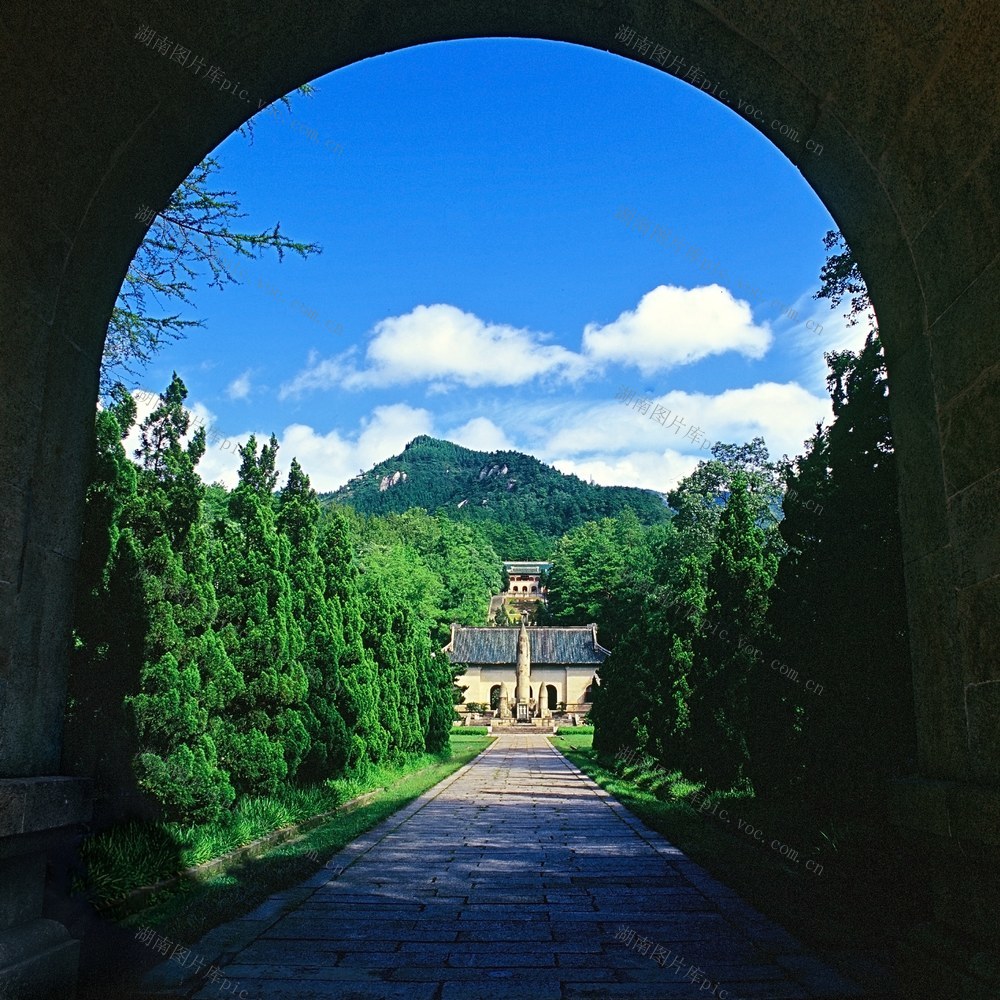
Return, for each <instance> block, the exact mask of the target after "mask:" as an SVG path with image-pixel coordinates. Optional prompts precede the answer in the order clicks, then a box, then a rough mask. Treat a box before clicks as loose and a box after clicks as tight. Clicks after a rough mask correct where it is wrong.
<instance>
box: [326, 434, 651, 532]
mask: <svg viewBox="0 0 1000 1000" xmlns="http://www.w3.org/2000/svg"><path fill="white" fill-rule="evenodd" d="M323 498H324V499H326V500H329V501H332V502H335V503H342V504H347V505H349V506H351V507H354V508H355V509H356V510H358V511H361V512H362V513H365V514H388V513H393V512H395V513H402V512H403V511H405V510H409V509H410V508H411V507H423V508H424V509H425V510H428V511H431V512H436V511H439V512H441V513H442V514H445V515H447V516H448V517H451V518H453V519H455V520H472V521H487V520H489V521H495V522H499V523H501V524H512V525H513V524H523V525H525V526H527V527H530V528H532V529H533V530H534V531H536V532H538V533H539V534H540V535H543V536H548V537H550V538H551V537H555V536H558V535H561V534H563V533H564V532H565V531H568V530H569V529H570V528H573V527H576V526H577V525H579V524H583V523H584V522H585V521H595V520H598V519H600V518H602V517H614V516H616V515H617V514H620V513H621V512H622V511H623V510H624V509H625V508H631V509H632V510H633V511H634V512H635V514H636V516H637V517H638V518H639V520H640V521H641V522H642V523H643V524H654V523H657V522H659V521H665V520H667V519H668V518H669V516H670V512H669V510H668V509H667V506H666V502H665V499H664V497H663V495H662V494H660V493H656V492H654V491H653V490H642V489H637V488H635V487H631V486H596V485H592V484H591V483H586V482H584V481H583V480H582V479H580V478H579V477H578V476H573V475H566V474H565V473H562V472H560V471H559V470H558V469H554V468H553V467H552V466H550V465H546V464H545V463H544V462H540V461H539V460H538V459H537V458H534V457H532V456H531V455H525V454H524V453H523V452H520V451H491V452H485V451H473V450H472V449H471V448H463V447H462V446H461V445H457V444H453V443H452V442H450V441H442V440H439V439H438V438H432V437H429V436H428V435H426V434H422V435H420V436H419V437H415V438H414V439H413V440H412V441H411V442H410V443H409V444H408V445H407V446H406V447H405V448H404V449H403V451H402V454H399V455H395V456H393V457H392V458H388V459H386V460H385V461H383V462H379V463H378V464H377V465H375V466H373V467H372V469H371V470H369V471H368V472H363V473H361V474H359V475H357V476H355V477H354V478H353V479H352V480H351V481H350V482H349V483H347V484H346V485H345V486H342V487H341V488H340V489H339V490H337V491H336V492H334V493H327V494H323Z"/></svg>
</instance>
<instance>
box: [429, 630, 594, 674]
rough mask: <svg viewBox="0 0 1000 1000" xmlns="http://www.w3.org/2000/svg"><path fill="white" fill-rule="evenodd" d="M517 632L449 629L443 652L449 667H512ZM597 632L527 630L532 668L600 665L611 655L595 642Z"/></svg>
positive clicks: (514, 660) (515, 658) (515, 653)
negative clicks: (465, 665) (449, 636)
mask: <svg viewBox="0 0 1000 1000" xmlns="http://www.w3.org/2000/svg"><path fill="white" fill-rule="evenodd" d="M518 631H519V630H518V629H516V628H466V627H464V626H461V625H455V626H453V627H452V641H451V642H450V643H448V645H447V646H445V647H444V652H446V653H447V654H448V658H449V659H450V660H451V662H452V663H515V662H516V661H517V633H518ZM595 633H596V628H595V627H594V626H590V625H587V626H583V627H581V628H542V627H539V628H529V629H528V638H529V640H530V642H531V664H532V666H534V665H536V664H538V665H539V666H541V665H543V664H546V663H594V664H597V663H603V662H604V661H605V660H606V659H607V658H608V656H609V655H610V652H611V651H610V650H608V649H605V648H604V647H603V646H602V645H600V643H595V642H594V636H595Z"/></svg>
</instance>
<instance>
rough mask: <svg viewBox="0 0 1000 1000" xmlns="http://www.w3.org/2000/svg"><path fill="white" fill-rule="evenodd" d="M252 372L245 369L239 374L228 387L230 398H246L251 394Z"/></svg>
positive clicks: (227, 391) (227, 393) (227, 392)
mask: <svg viewBox="0 0 1000 1000" xmlns="http://www.w3.org/2000/svg"><path fill="white" fill-rule="evenodd" d="M250 389H251V385H250V372H249V371H245V372H243V374H242V375H238V376H237V377H236V378H234V379H233V380H232V382H230V383H229V385H228V386H227V387H226V395H227V396H228V397H229V398H230V399H246V398H247V397H249V395H250Z"/></svg>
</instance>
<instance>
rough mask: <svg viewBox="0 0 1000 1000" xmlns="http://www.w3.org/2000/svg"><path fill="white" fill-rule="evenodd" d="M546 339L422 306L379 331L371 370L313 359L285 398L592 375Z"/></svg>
mask: <svg viewBox="0 0 1000 1000" xmlns="http://www.w3.org/2000/svg"><path fill="white" fill-rule="evenodd" d="M545 340H546V336H545V335H544V334H540V333H537V332H535V331H532V330H524V329H518V328H516V327H513V326H508V325H506V324H501V323H487V322H485V321H484V320H481V319H479V317H478V316H474V315H473V314H472V313H467V312H463V311H462V310H461V309H458V308H456V307H455V306H450V305H445V304H437V305H431V306H417V307H416V308H415V309H413V310H411V311H410V312H408V313H406V314H404V315H402V316H389V317H387V318H386V319H383V320H380V321H379V322H378V323H376V324H375V328H374V330H373V333H372V337H371V340H370V341H369V343H368V347H367V349H366V351H365V362H366V367H364V368H360V369H359V368H356V367H354V366H353V365H352V364H351V363H350V362H349V361H348V358H349V355H350V354H351V353H352V352H345V353H344V354H341V355H338V356H337V357H333V358H325V359H321V358H319V357H318V356H317V355H316V354H315V353H313V354H310V357H309V362H308V367H307V368H306V369H304V370H303V371H302V372H300V373H299V374H298V375H296V377H295V378H294V379H293V380H292V381H291V382H289V383H286V384H285V385H283V386H282V387H281V391H280V394H279V395H280V398H282V399H284V398H286V397H287V396H293V395H299V394H301V393H302V392H305V391H307V390H309V389H323V388H329V387H331V386H333V385H338V384H339V385H342V386H343V387H344V388H345V389H367V388H380V387H385V386H390V385H405V384H407V383H411V382H429V383H431V384H432V388H437V389H438V390H442V389H446V388H450V387H451V386H454V385H465V386H468V387H470V388H480V387H482V386H490V385H497V386H512V385H520V384H522V383H524V382H528V381H530V380H531V379H533V378H536V377H537V376H540V375H546V376H549V377H556V378H563V379H575V378H579V377H580V376H582V375H583V374H584V373H585V372H586V369H587V364H586V362H585V361H584V360H583V359H582V358H581V357H580V356H579V355H577V354H574V353H573V352H572V351H569V350H567V349H566V348H564V347H560V346H558V345H556V344H547V343H545Z"/></svg>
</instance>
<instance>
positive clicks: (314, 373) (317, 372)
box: [278, 348, 354, 399]
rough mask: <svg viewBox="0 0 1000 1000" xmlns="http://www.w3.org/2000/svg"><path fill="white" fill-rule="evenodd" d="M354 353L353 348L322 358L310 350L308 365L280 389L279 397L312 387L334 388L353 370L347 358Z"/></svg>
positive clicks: (283, 397) (284, 397) (295, 393)
mask: <svg viewBox="0 0 1000 1000" xmlns="http://www.w3.org/2000/svg"><path fill="white" fill-rule="evenodd" d="M353 353H354V349H353V348H352V349H351V350H349V351H345V352H344V353H343V354H340V355H338V356H337V357H334V358H321V357H320V356H319V354H318V353H317V352H316V351H310V352H309V357H308V359H307V361H306V367H305V368H303V369H302V371H300V372H299V373H298V375H296V376H295V378H293V379H292V380H291V382H286V383H285V384H284V385H282V387H281V389H280V390H279V391H278V399H287V398H288V397H289V396H301V395H302V393H304V392H308V391H310V390H311V389H332V388H334V387H335V386H338V385H340V383H341V381H342V380H343V379H344V378H345V376H346V375H347V374H348V373H349V372H350V371H351V370H352V369H351V368H350V367H349V365H348V364H347V361H346V359H347V358H348V357H349V356H350V355H351V354H353Z"/></svg>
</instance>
